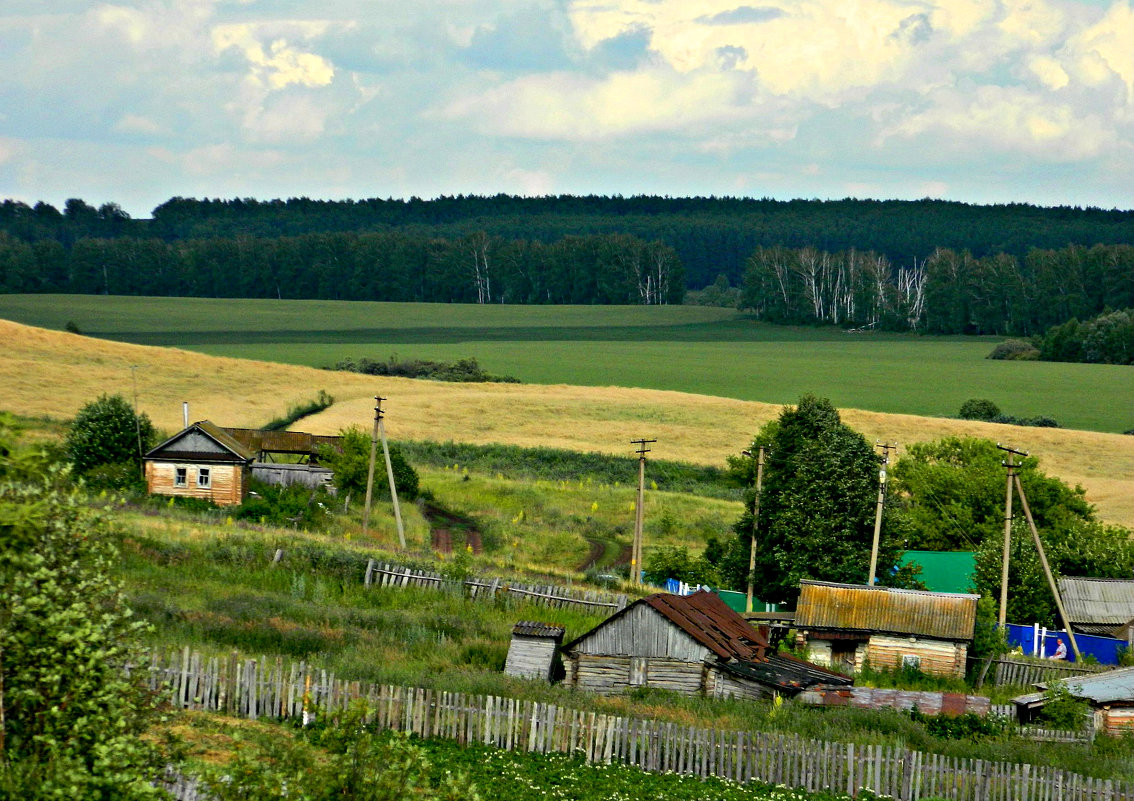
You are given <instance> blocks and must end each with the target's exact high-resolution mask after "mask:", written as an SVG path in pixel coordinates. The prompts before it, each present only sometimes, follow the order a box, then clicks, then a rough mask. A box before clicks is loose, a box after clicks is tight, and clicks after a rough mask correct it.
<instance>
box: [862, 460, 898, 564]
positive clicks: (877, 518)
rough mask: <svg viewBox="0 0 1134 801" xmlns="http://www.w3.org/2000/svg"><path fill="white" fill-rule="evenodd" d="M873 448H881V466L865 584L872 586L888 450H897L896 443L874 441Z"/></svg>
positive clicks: (879, 532)
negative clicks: (867, 578) (868, 575)
mask: <svg viewBox="0 0 1134 801" xmlns="http://www.w3.org/2000/svg"><path fill="white" fill-rule="evenodd" d="M874 447H875V448H881V449H882V466H881V467H880V468H879V470H878V509H877V511H875V513H874V544H873V545H871V546H870V578H869V580H867V582H866V583H867V584H869V585H870V586H871V587H873V586H874V580H875V578H876V577H877V574H878V543H879V541H880V540H881V539H882V507H883V506H885V505H886V465H888V464H890V451H896V450H898V444H897V443H896V442H895V443H894V444H893V445H891V444H890V443H888V442H876V443H874Z"/></svg>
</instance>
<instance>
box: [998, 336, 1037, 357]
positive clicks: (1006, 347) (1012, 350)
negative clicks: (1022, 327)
mask: <svg viewBox="0 0 1134 801" xmlns="http://www.w3.org/2000/svg"><path fill="white" fill-rule="evenodd" d="M985 358H987V359H996V360H999V361H1017V362H1019V361H1035V360H1036V359H1038V358H1039V349H1038V348H1037V347H1036V346H1035V345H1033V344H1032V343H1031V342H1028V341H1027V340H1023V339H1006V340H1004V341H1003V342H1001V343H1000V344H998V345H997V346H996V347H995V348H993V349H992V352H991V353H989V354H988V356H986V357H985Z"/></svg>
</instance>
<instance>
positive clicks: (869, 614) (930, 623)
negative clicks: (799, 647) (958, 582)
mask: <svg viewBox="0 0 1134 801" xmlns="http://www.w3.org/2000/svg"><path fill="white" fill-rule="evenodd" d="M799 589H800V592H799V601H798V603H797V605H796V611H795V628H796V631H797V633H798V636H800V637H801V638H802V639H803V641H804V642H805V643H806V646H807V655H808V658H809V659H810V660H812V661H813V662H815V663H817V664H821V665H830V666H832V667H835V668H838V669H840V670H845V671H847V672H851V673H857V672H858V671H860V670H862V667H863V665H864V664H865V663H866V662H868V661H869V663H870V666H871V667H872V668H879V669H884V670H900V669H901V668H903V667H907V666H908V667H915V668H917V669H919V670H921V671H922V672H924V673H928V674H931V675H935V676H963V675H964V674H965V662H966V660H967V658H968V649H969V645H970V644H971V643H972V639H973V629H974V628H975V626H976V606H977V600H978V599H979V598H980V596H979V595H969V594H967V593H952V592H924V591H919V590H898V589H893V588H891V587H878V586H873V587H871V586H867V585H864V584H833V583H829V582H824V581H807V580H805V581H802V582H800V587H799Z"/></svg>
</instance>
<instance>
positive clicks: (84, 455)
mask: <svg viewBox="0 0 1134 801" xmlns="http://www.w3.org/2000/svg"><path fill="white" fill-rule="evenodd" d="M154 438H155V434H154V426H153V423H151V422H150V418H149V416H148V415H146V414H145V413H144V412H143V413H142V414H140V415H135V414H134V409H133V407H131V405H130V403H129V402H128V401H127V400H126V399H125V398H123V397H122V396H121V395H100V396H99V397H98V399H97V400H94V401H91V402H90V403H88V404H86V405H85V406H84V407H83V408H82V409H80V410H79V413H78V414H77V415H76V416H75V420H74V421H73V422H72V423H71V428H70V430H69V431H68V432H67V437H66V440H65V442H64V448H65V449H66V451H67V458H68V459H69V460H70V462H71V464H72V465H73V466H74V468H75V472H76V473H79V474H80V475H81V474H83V473H86V472H87V471H88V470H90V469H91V468H94V467H98V466H99V465H104V464H122V463H128V464H132V465H134V469H135V470H138V469H140V466H141V463H142V453H144V452H145V451H147V450H148V449H149V448H150V447H152V446H153V444H154ZM139 439H140V442H139Z"/></svg>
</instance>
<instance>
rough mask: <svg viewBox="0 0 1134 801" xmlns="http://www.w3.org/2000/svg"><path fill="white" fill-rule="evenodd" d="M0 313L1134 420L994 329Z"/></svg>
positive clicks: (933, 410) (764, 388)
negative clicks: (1001, 348)
mask: <svg viewBox="0 0 1134 801" xmlns="http://www.w3.org/2000/svg"><path fill="white" fill-rule="evenodd" d="M0 317H4V318H8V319H12V320H16V321H19V322H23V323H28V324H32V325H39V326H46V327H49V328H55V329H61V328H63V327H64V326H65V325H66V324H67V323H68V322H74V323H75V324H76V325H78V327H79V328H80V330H82V331H83V332H85V333H87V334H90V335H93V336H99V337H106V338H109V339H116V340H121V341H128V342H135V343H141V344H152V345H172V346H176V347H183V348H190V349H193V350H199V351H202V352H207V353H211V354H215V355H222V356H234V357H241V358H253V359H259V360H266V361H279V362H287V363H292V364H306V365H310V366H316V367H322V366H327V365H331V364H334V363H335V362H337V361H339V360H340V359H343V358H345V357H354V358H359V357H369V358H378V359H384V358H387V357H389V356H390V355H391V354H395V353H396V354H397V355H398V356H400V357H402V358H432V359H444V360H454V359H457V358H463V357H468V356H475V357H476V358H478V359H479V360H480V362H481V365H482V366H483V367H484V368H485V369H486V370H488V371H489V372H491V373H494V374H506V375H514V376H516V377H518V378H520V379H521V380H523V381H525V382H529V383H541V384H560V383H564V384H573V385H586V386H615V385H617V386H624V387H639V388H650V389H662V390H676V391H680V392H691V393H696V394H700V395H715V396H720V397H726V398H735V399H739V400H751V401H761V402H765V403H777V404H779V403H791V402H793V401H795V400H796V399H797V398H798V397H799V396H800V395H801V394H803V393H804V392H814V393H816V394H820V395H824V396H826V397H829V398H831V400H832V401H833V402H834V403H835V404H836V405H838V406H840V407H847V408H857V409H870V410H874V411H879V412H888V413H905V414H919V415H933V416H947V415H954V414H956V413H957V410H958V409H959V408H960V406H961V404H962V403H963V402H964V401H965V400H967V399H969V398H973V397H984V398H990V399H992V400H994V401H995V402H996V403H998V404H999V405H1000V407H1001V408H1002V409H1003V410H1004V411H1005V412H1006V413H1008V414H1012V415H1014V416H1017V417H1034V416H1039V415H1046V416H1050V417H1054V418H1055V419H1056V420H1058V421H1059V422H1060V423H1061V424H1062V425H1064V426H1068V427H1074V428H1082V429H1089V430H1096V431H1112V432H1118V431H1124V430H1126V429H1129V428H1131V427H1134V415H1132V413H1131V411H1130V403H1129V399H1130V398H1131V397H1134V370H1130V369H1128V368H1125V367H1121V366H1111V365H1079V364H1054V363H1047V362H1043V363H1040V362H1001V361H989V360H987V359H985V358H984V357H985V355H986V354H987V353H988V351H989V350H991V348H992V342H993V340H990V339H987V338H962V337H918V336H913V335H905V334H885V333H846V332H843V331H841V330H838V329H834V328H792V327H785V326H772V325H767V324H761V323H756V322H754V321H752V320H750V319H748V318H746V317H745V316H744V315H741V314H739V313H737V312H735V311H730V310H727V309H713V308H705V307H692V306H689V307H687V306H665V307H642V306H630V307H611V306H605V307H597V306H596V307H592V306H586V307H577V306H576V307H571V306H566V307H564V306H543V307H540V306H493V305H489V306H476V305H468V304H464V305H461V304H454V305H445V304H404V303H362V302H351V303H347V302H334V301H267V300H205V299H199V298H197V299H190V298H125V297H101V296H66V295H52V296H28V295H23V296H0Z"/></svg>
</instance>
